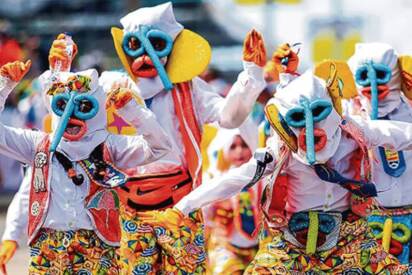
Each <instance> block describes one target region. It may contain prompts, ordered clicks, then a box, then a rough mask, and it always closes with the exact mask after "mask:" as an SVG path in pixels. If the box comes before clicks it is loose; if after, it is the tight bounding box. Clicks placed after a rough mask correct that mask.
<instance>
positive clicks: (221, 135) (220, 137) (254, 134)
mask: <svg viewBox="0 0 412 275" xmlns="http://www.w3.org/2000/svg"><path fill="white" fill-rule="evenodd" d="M258 131H259V130H258V126H257V124H256V123H255V122H254V121H253V119H251V117H248V118H247V119H246V120H245V122H243V124H242V125H241V126H240V127H239V128H235V129H225V128H220V129H219V131H218V132H217V135H216V137H215V138H214V139H213V140H212V142H211V143H210V145H209V148H208V150H207V153H208V156H209V160H210V162H211V167H213V166H215V164H216V153H217V152H218V151H220V150H223V154H224V156H225V157H226V156H227V153H228V151H229V148H230V146H231V145H232V143H233V141H234V139H235V137H236V136H237V135H239V136H240V137H241V138H242V139H243V140H244V141H245V143H246V144H247V146H248V147H249V149H250V151H251V152H252V154H253V152H254V151H255V150H256V149H257V147H258V135H259V133H258Z"/></svg>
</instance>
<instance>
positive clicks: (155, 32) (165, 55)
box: [111, 2, 211, 99]
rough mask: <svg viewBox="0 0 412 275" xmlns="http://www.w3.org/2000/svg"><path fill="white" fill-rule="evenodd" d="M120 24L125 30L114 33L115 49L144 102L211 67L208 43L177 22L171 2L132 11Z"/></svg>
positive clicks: (117, 30) (112, 31) (115, 29)
mask: <svg viewBox="0 0 412 275" xmlns="http://www.w3.org/2000/svg"><path fill="white" fill-rule="evenodd" d="M120 23H121V25H122V27H123V28H122V29H119V28H116V27H113V28H112V30H111V33H112V36H113V42H114V46H115V49H116V52H117V54H118V56H119V59H120V61H121V62H122V64H123V66H124V68H125V69H126V71H127V72H128V74H129V76H130V77H131V78H132V79H133V80H135V81H136V82H138V86H139V93H140V95H141V96H142V97H143V99H149V98H152V97H153V96H155V95H156V94H158V93H159V92H161V91H162V90H163V89H164V90H171V89H173V84H175V83H182V82H186V81H190V80H192V79H193V78H194V77H196V76H198V75H200V74H201V73H202V72H203V71H204V70H205V69H206V67H207V66H208V64H209V61H210V57H211V49H210V45H209V43H208V42H207V41H206V40H205V39H204V38H202V37H201V36H199V35H198V34H196V33H194V32H192V31H189V30H187V29H184V28H183V26H182V25H181V24H180V23H179V22H177V21H176V18H175V16H174V13H173V7H172V4H171V3H170V2H169V3H165V4H162V5H157V6H153V7H147V8H141V9H138V10H136V11H133V12H131V13H129V14H127V15H126V16H124V17H123V18H122V19H120Z"/></svg>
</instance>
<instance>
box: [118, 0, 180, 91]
mask: <svg viewBox="0 0 412 275" xmlns="http://www.w3.org/2000/svg"><path fill="white" fill-rule="evenodd" d="M120 23H121V24H122V26H123V29H124V32H125V33H127V32H132V31H137V30H139V26H141V25H148V26H151V27H154V28H156V29H159V30H161V31H163V32H165V33H167V34H168V35H170V36H171V37H172V38H173V40H174V39H175V38H176V37H177V36H178V35H179V33H180V32H181V31H182V30H183V26H182V25H181V24H180V23H179V22H177V21H176V18H175V15H174V13H173V6H172V3H170V2H167V3H165V4H162V5H157V6H154V7H148V8H141V9H138V10H136V11H134V12H131V13H129V14H127V15H126V16H124V17H123V18H122V19H120ZM138 86H139V94H140V95H141V96H142V98H143V99H148V98H151V97H153V96H155V95H156V94H158V93H159V92H161V91H162V90H163V84H162V81H161V80H160V77H159V76H156V77H154V78H139V82H138Z"/></svg>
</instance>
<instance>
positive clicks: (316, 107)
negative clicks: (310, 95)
mask: <svg viewBox="0 0 412 275" xmlns="http://www.w3.org/2000/svg"><path fill="white" fill-rule="evenodd" d="M310 109H311V110H312V115H313V121H314V122H320V121H322V120H324V119H325V118H327V117H328V116H329V114H330V112H331V111H332V104H331V103H330V102H328V101H326V100H322V99H319V100H315V101H313V102H312V103H311V104H310Z"/></svg>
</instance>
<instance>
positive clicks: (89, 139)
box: [39, 69, 109, 161]
mask: <svg viewBox="0 0 412 275" xmlns="http://www.w3.org/2000/svg"><path fill="white" fill-rule="evenodd" d="M74 75H83V76H87V77H89V78H90V79H91V82H90V91H89V92H87V93H85V94H88V95H91V96H93V97H95V98H96V99H97V101H98V103H99V111H98V112H97V114H96V116H94V117H93V118H91V119H89V120H86V121H85V122H86V124H87V132H86V134H85V135H84V136H83V137H82V138H81V139H80V140H78V141H70V140H67V139H65V138H64V137H63V138H62V139H61V141H60V143H59V145H58V146H57V149H56V150H57V151H59V152H61V153H63V154H64V155H66V156H67V157H68V158H69V159H70V160H72V161H79V160H83V159H86V158H88V157H89V155H90V153H91V152H92V151H93V149H94V148H96V147H97V146H98V145H99V144H101V143H102V142H104V141H105V140H106V138H107V136H108V135H109V133H108V132H107V130H106V127H107V126H106V124H107V114H106V108H105V102H106V95H105V93H104V91H103V88H102V86H100V85H99V76H98V73H97V71H96V70H95V69H90V70H86V71H81V72H78V73H70V72H61V73H59V74H58V78H59V80H60V81H61V82H66V81H67V79H68V78H69V77H70V76H74ZM50 76H51V72H50V71H46V72H45V73H43V74H42V75H41V76H40V78H39V79H40V81H41V82H42V84H43V85H42V87H43V90H44V89H45V88H47V87H46V86H47V85H46V84H47V83H48V82H49V79H50ZM43 94H44V96H45V102H46V106H47V109H48V111H49V112H50V113H51V114H52V133H51V135H50V138H51V140H52V139H53V137H54V133H55V131H56V129H57V126H58V125H59V122H60V117H59V116H57V115H56V114H55V113H54V112H53V111H52V110H51V106H50V102H51V98H52V97H51V96H48V95H46V91H44V92H43Z"/></svg>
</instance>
